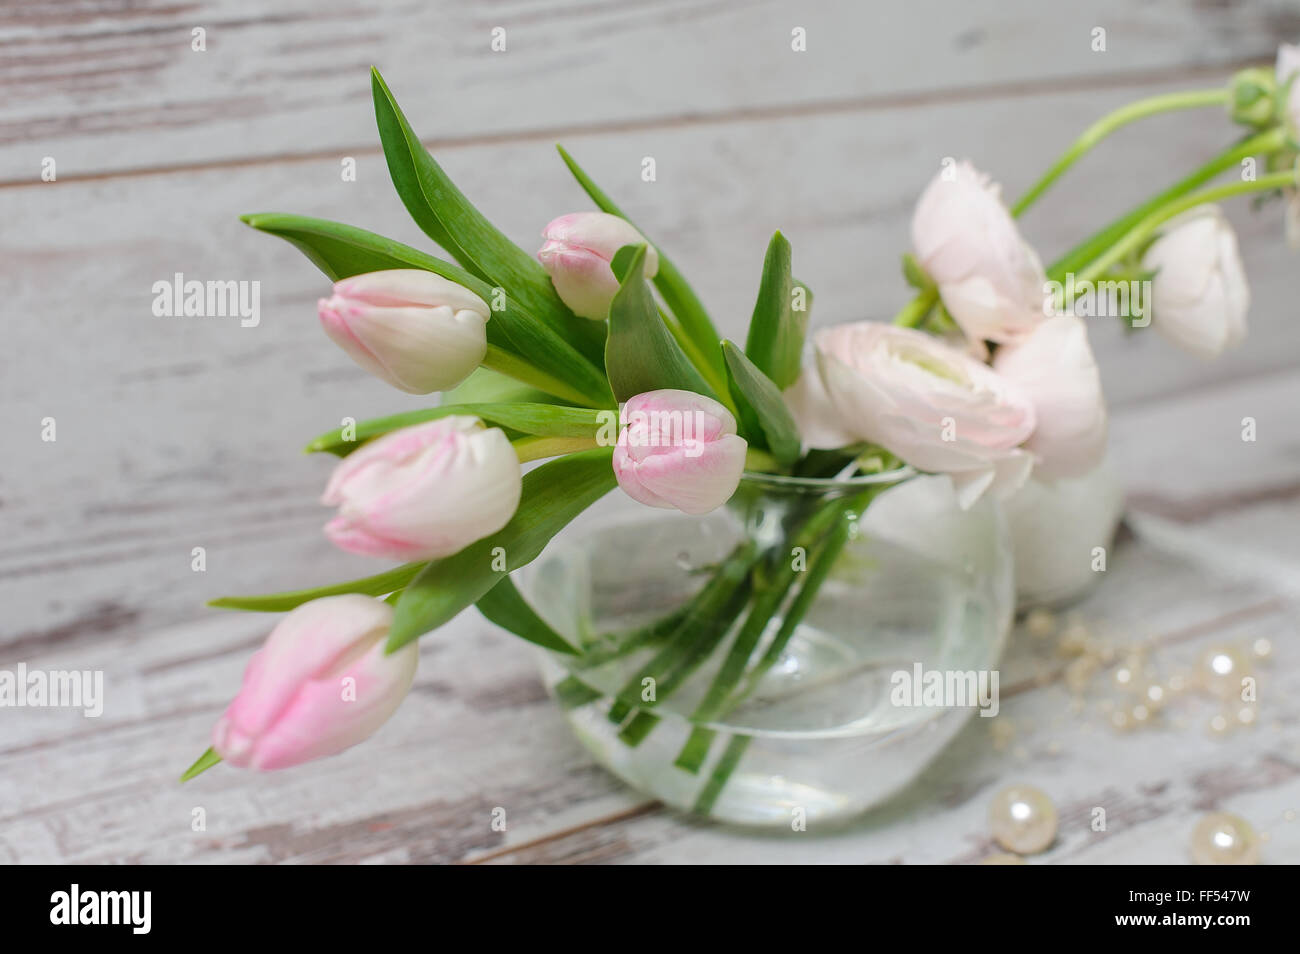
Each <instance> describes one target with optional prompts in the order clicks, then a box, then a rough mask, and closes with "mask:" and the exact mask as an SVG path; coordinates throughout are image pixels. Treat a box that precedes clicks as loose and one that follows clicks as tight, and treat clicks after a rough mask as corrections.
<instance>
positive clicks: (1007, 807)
mask: <svg viewBox="0 0 1300 954" xmlns="http://www.w3.org/2000/svg"><path fill="white" fill-rule="evenodd" d="M989 826H990V827H991V828H992V829H993V837H994V839H996V840H997V843H998V844H999V845H1001V846H1002V847H1003V848H1005V849H1006V850H1007V851H1014V852H1016V853H1018V854H1022V855H1032V854H1037V853H1038V852H1040V851H1043V850H1045V849H1046V848H1047V847H1048V846H1049V845H1051V843H1052V842H1053V841H1054V840H1055V839H1056V806H1055V805H1053V804H1052V800H1051V799H1050V798H1048V797H1047V795H1046V794H1045V793H1044V792H1043V791H1042V790H1041V789H1037V788H1033V787H1032V786H1029V785H1009V786H1007V787H1006V788H1004V789H1002V791H1000V792H998V793H997V794H996V795H994V796H993V804H992V805H990V806H989Z"/></svg>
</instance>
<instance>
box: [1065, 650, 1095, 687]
mask: <svg viewBox="0 0 1300 954" xmlns="http://www.w3.org/2000/svg"><path fill="white" fill-rule="evenodd" d="M1096 672H1097V661H1096V660H1095V659H1093V658H1092V657H1091V656H1080V657H1079V658H1078V659H1076V660H1074V661H1073V662H1071V663H1070V664H1069V665H1068V666H1066V667H1065V686H1066V688H1067V689H1069V690H1070V692H1071V693H1073V694H1074V695H1076V696H1081V695H1083V693H1084V690H1086V689H1087V688H1088V683H1090V682H1091V681H1092V677H1093V675H1095V674H1096Z"/></svg>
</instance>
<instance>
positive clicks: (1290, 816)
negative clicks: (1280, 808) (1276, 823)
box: [1282, 808, 1295, 822]
mask: <svg viewBox="0 0 1300 954" xmlns="http://www.w3.org/2000/svg"><path fill="white" fill-rule="evenodd" d="M1282 818H1283V819H1284V820H1286V821H1289V822H1293V821H1295V809H1294V808H1288V809H1287V810H1286V811H1284V812H1283V813H1282Z"/></svg>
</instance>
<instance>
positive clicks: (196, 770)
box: [181, 748, 221, 782]
mask: <svg viewBox="0 0 1300 954" xmlns="http://www.w3.org/2000/svg"><path fill="white" fill-rule="evenodd" d="M220 761H221V756H220V755H218V754H217V752H216V750H215V749H212V748H209V749H208V750H207V751H205V752H204V753H203V754H202V755H200V756H199V757H198V758H197V759H195V760H194V764H193V765H191V766H190V767H189V768H187V769H186V770H185V774H183V775H182V776H181V781H182V782H188V781H189V780H190V779H192V778H194V776H196V775H202V774H203V773H204V772H206V771H207V770H208V769H210V768H212V766H214V765H216V764H217V763H218V762H220Z"/></svg>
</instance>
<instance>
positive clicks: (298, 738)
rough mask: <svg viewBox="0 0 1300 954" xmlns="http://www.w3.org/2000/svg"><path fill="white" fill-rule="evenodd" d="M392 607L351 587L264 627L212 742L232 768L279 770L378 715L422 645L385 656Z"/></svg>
mask: <svg viewBox="0 0 1300 954" xmlns="http://www.w3.org/2000/svg"><path fill="white" fill-rule="evenodd" d="M392 621H393V610H392V607H390V606H389V605H388V604H387V603H384V602H383V601H381V600H375V599H371V598H370V597H368V596H361V595H360V594H357V593H349V594H346V595H343V596H329V597H326V598H324V599H319V600H313V601H312V602H310V603H304V604H303V605H301V606H299V607H298V608H297V609H295V610H294V611H293V612H291V613H289V615H287V616H286V617H285V618H284V619H283V620H281V621H280V625H278V626H276V627H275V629H273V630H272V631H271V635H270V636H268V637H267V640H266V643H265V645H263V646H262V648H261V649H260V650H258V651H257V652H256V653H254V654H253V658H252V659H251V660H249V663H248V667H247V668H246V669H245V670H244V681H243V684H242V685H241V686H240V689H239V694H238V695H237V696H235V699H234V701H233V702H231V703H230V705H229V706H227V707H226V711H225V713H224V714H223V715H222V716H221V718H220V719H219V720H218V721H217V724H216V726H215V727H214V728H213V730H212V747H213V748H214V749H215V750H216V752H217V754H218V755H220V756H221V758H222V760H223V761H225V762H227V763H229V764H230V765H234V766H236V767H239V768H254V769H281V768H288V767H290V766H292V765H300V764H301V763H303V762H308V761H311V760H312V759H319V758H323V757H325V756H327V755H335V754H337V753H339V752H342V751H343V750H344V749H347V748H351V747H352V746H354V745H356V744H357V743H358V742H361V741H364V740H365V739H367V738H369V737H370V736H371V735H373V734H374V733H375V731H376V730H377V729H378V728H379V727H380V726H381V725H383V724H384V722H386V721H387V720H388V718H389V716H391V715H392V714H393V713H394V712H395V711H397V707H398V706H399V705H400V704H401V702H402V700H403V699H404V698H405V697H406V692H407V690H408V689H410V688H411V682H412V681H413V680H414V679H415V666H416V661H417V660H418V658H419V650H418V649H417V644H416V643H415V642H410V643H407V644H406V645H405V646H403V647H402V648H401V649H399V650H398V651H397V652H395V653H393V654H392V655H385V653H384V643H385V640H386V638H387V636H388V629H389V626H390V625H391V624H392Z"/></svg>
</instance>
